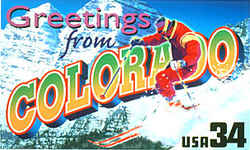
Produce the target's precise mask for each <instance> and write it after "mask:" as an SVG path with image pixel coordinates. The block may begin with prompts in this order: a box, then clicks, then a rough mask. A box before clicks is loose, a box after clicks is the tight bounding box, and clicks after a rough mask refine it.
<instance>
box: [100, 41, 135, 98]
mask: <svg viewBox="0 0 250 150" xmlns="http://www.w3.org/2000/svg"><path fill="white" fill-rule="evenodd" d="M133 47H134V46H133V45H131V46H130V50H128V51H127V53H126V55H125V56H124V57H123V60H124V61H123V62H122V63H121V64H120V66H119V68H118V69H117V70H116V72H115V74H114V76H113V77H112V79H111V81H110V82H109V84H108V86H107V88H106V89H105V91H104V93H103V94H102V95H101V96H100V97H101V99H104V98H105V95H106V94H107V92H108V90H109V88H110V86H111V84H112V83H113V81H114V80H115V78H116V76H117V75H118V73H119V72H120V70H121V67H122V65H123V63H124V62H126V60H127V59H128V56H129V55H130V51H131V50H132V49H133Z"/></svg>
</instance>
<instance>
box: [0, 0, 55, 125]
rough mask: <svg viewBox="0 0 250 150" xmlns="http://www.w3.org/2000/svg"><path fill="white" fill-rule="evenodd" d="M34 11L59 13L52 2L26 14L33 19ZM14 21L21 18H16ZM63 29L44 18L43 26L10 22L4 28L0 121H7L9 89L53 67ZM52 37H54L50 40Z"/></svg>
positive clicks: (1, 41)
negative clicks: (35, 26)
mask: <svg viewBox="0 0 250 150" xmlns="http://www.w3.org/2000/svg"><path fill="white" fill-rule="evenodd" d="M34 12H37V13H40V12H45V13H52V12H58V11H57V10H56V9H55V8H54V7H53V6H51V5H50V4H49V3H46V4H43V5H41V6H39V7H37V8H33V9H31V10H30V11H29V12H27V13H26V15H27V16H29V17H30V18H31V23H32V20H34V19H32V18H34ZM14 21H16V22H17V21H20V20H19V19H18V17H17V18H14ZM59 32H60V30H59V29H56V30H55V29H53V28H51V27H49V25H48V24H47V23H46V21H45V20H43V19H41V21H40V28H39V29H37V28H34V27H30V28H22V29H21V28H15V27H13V26H11V25H9V24H7V25H6V27H5V29H4V30H2V31H1V36H0V37H1V40H0V48H1V49H0V60H1V61H0V72H1V74H0V83H1V84H0V87H1V88H0V94H1V104H2V105H1V106H0V118H1V119H0V120H1V121H2V124H5V114H4V112H5V107H6V102H7V99H8V95H9V94H10V91H11V90H12V89H13V88H14V87H15V86H16V85H17V84H18V83H20V82H24V81H28V80H30V79H32V78H34V77H41V75H42V74H44V72H46V71H48V70H50V69H53V68H54V65H55V63H56V60H57V57H58V56H59V53H60V52H59V51H56V50H57V49H56V48H57V46H58V44H59V43H60V39H59V37H58V34H59ZM51 39H53V40H51Z"/></svg>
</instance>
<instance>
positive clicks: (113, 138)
mask: <svg viewBox="0 0 250 150" xmlns="http://www.w3.org/2000/svg"><path fill="white" fill-rule="evenodd" d="M141 127H142V126H141V125H140V126H136V127H134V128H132V129H129V130H127V131H125V132H122V133H120V134H118V135H116V136H113V137H110V138H107V139H104V140H100V141H93V140H88V142H90V143H92V144H95V145H99V144H102V143H106V142H110V141H112V140H115V139H119V138H120V137H121V136H123V135H127V134H129V133H131V132H132V131H135V130H137V129H139V128H141Z"/></svg>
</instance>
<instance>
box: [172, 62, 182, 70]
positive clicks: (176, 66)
mask: <svg viewBox="0 0 250 150" xmlns="http://www.w3.org/2000/svg"><path fill="white" fill-rule="evenodd" d="M185 66H186V62H185V60H173V61H171V62H170V67H171V69H172V70H178V69H181V68H183V67H185Z"/></svg>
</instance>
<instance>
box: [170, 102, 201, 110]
mask: <svg viewBox="0 0 250 150" xmlns="http://www.w3.org/2000/svg"><path fill="white" fill-rule="evenodd" d="M168 104H169V106H171V107H179V108H183V109H185V110H192V109H196V108H197V107H198V106H199V105H200V104H193V105H191V106H185V105H183V104H182V103H181V102H180V101H177V102H169V103H168Z"/></svg>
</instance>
